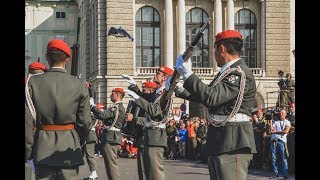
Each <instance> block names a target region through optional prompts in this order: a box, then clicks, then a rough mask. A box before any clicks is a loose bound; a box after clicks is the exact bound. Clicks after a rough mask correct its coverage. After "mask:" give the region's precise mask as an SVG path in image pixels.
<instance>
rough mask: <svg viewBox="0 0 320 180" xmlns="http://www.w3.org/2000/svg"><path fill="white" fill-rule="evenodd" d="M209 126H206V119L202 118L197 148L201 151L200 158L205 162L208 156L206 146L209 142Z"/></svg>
mask: <svg viewBox="0 0 320 180" xmlns="http://www.w3.org/2000/svg"><path fill="white" fill-rule="evenodd" d="M206 139H207V126H206V120H205V119H200V125H199V128H198V130H197V149H198V152H199V155H200V157H199V159H200V160H201V161H203V162H207V158H206V157H207V156H206V154H205V148H206V143H207V140H206Z"/></svg>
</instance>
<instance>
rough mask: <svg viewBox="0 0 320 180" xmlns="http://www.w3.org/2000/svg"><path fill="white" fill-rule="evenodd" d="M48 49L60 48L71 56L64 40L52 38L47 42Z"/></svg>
mask: <svg viewBox="0 0 320 180" xmlns="http://www.w3.org/2000/svg"><path fill="white" fill-rule="evenodd" d="M47 49H48V50H61V51H63V52H65V53H66V54H68V55H69V56H71V51H70V48H69V46H68V45H67V43H66V42H64V41H63V40H61V39H53V40H51V41H50V42H49V43H48V46H47Z"/></svg>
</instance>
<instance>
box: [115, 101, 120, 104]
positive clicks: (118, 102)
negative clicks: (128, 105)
mask: <svg viewBox="0 0 320 180" xmlns="http://www.w3.org/2000/svg"><path fill="white" fill-rule="evenodd" d="M120 103H122V101H117V102H114V103H113V104H120Z"/></svg>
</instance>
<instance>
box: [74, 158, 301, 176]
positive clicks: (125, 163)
mask: <svg viewBox="0 0 320 180" xmlns="http://www.w3.org/2000/svg"><path fill="white" fill-rule="evenodd" d="M96 160H97V164H98V170H97V173H98V178H99V180H105V179H106V180H107V176H106V172H105V169H104V164H103V158H97V159H96ZM118 163H119V167H120V178H121V179H124V180H138V173H137V171H138V169H137V160H136V159H123V158H119V159H118ZM164 167H165V173H166V180H209V179H210V178H209V172H208V166H207V164H204V163H200V162H199V161H187V160H165V164H164ZM88 175H89V168H88V165H87V164H85V165H83V166H80V173H79V180H81V179H83V178H86V177H87V176H88ZM271 176H272V172H271V171H270V170H249V173H248V177H247V180H265V179H269V177H271ZM289 179H290V180H294V179H295V176H294V175H290V176H289Z"/></svg>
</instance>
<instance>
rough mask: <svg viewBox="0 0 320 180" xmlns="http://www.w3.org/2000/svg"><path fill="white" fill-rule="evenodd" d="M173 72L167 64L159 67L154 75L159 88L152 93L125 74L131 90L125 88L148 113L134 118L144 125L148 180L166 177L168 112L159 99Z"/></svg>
mask: <svg viewBox="0 0 320 180" xmlns="http://www.w3.org/2000/svg"><path fill="white" fill-rule="evenodd" d="M172 73H173V70H172V69H171V68H169V67H166V66H161V67H160V68H159V69H158V71H157V73H156V74H155V75H154V77H153V82H155V83H157V84H158V89H157V90H156V91H154V92H153V93H152V94H146V93H142V92H141V91H140V90H139V88H138V87H137V85H136V82H135V81H134V80H133V78H131V77H129V76H127V75H123V77H124V78H125V79H127V81H128V82H129V83H130V86H129V87H128V89H130V90H125V92H126V94H128V95H129V96H130V97H132V98H133V99H135V101H136V103H137V105H138V106H139V107H140V108H141V109H143V110H145V111H146V113H147V115H146V117H145V118H136V119H134V120H136V121H137V122H136V123H140V124H142V125H143V126H144V167H145V172H146V177H147V179H148V180H156V179H160V180H164V179H165V173H164V165H163V163H164V150H165V148H166V147H167V133H166V130H165V128H166V125H165V119H166V117H167V115H168V112H167V111H165V112H163V111H162V110H161V108H160V101H159V100H160V98H161V96H162V92H163V89H164V88H165V83H166V81H167V80H168V78H169V77H170V76H172ZM131 90H132V91H131ZM140 96H141V97H140Z"/></svg>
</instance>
